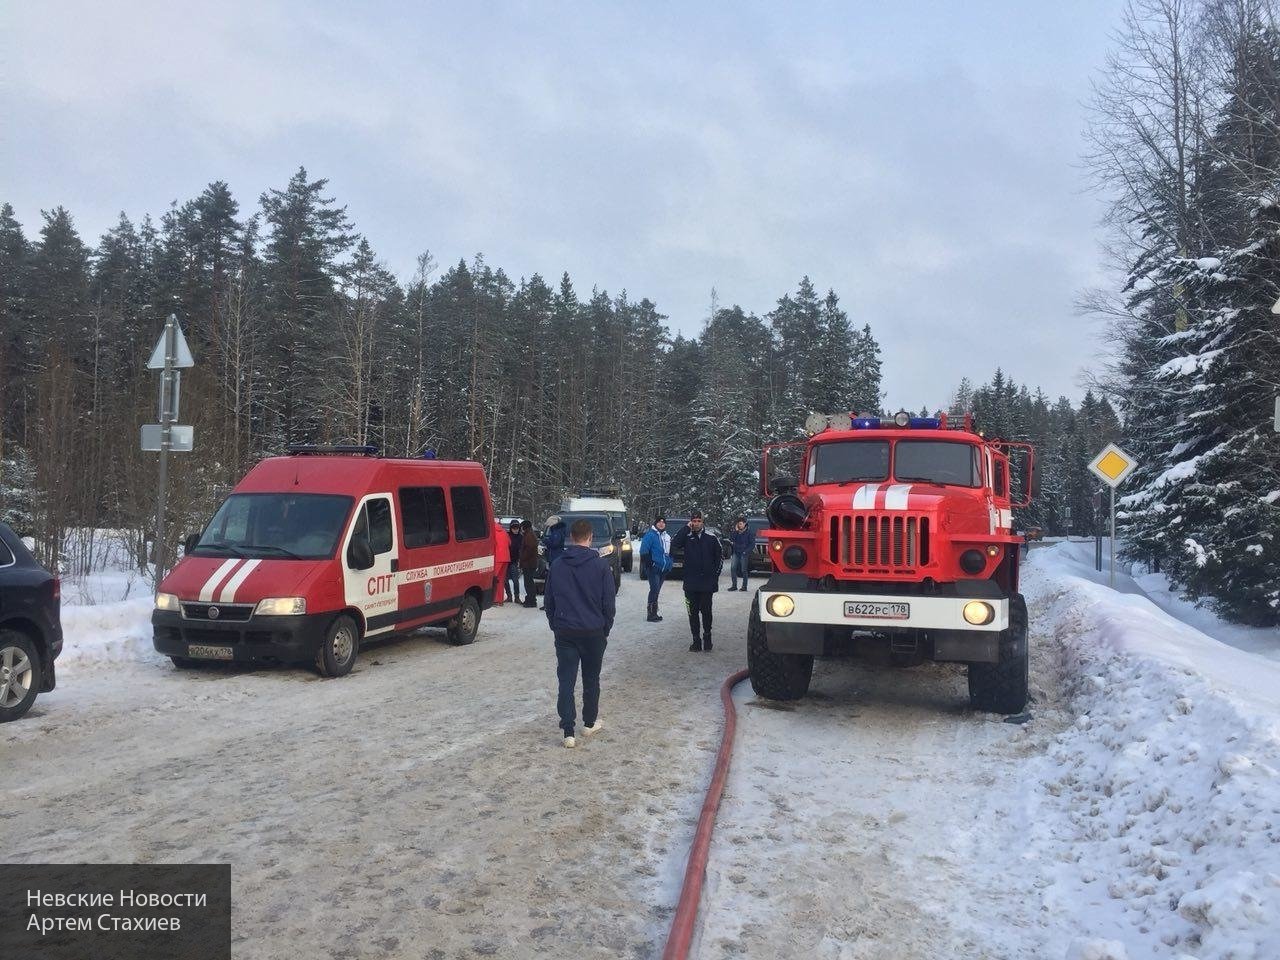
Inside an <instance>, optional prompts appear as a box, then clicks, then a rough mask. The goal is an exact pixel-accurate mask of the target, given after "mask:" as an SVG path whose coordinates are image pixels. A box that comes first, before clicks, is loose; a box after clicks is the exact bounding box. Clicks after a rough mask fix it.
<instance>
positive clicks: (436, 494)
mask: <svg viewBox="0 0 1280 960" xmlns="http://www.w3.org/2000/svg"><path fill="white" fill-rule="evenodd" d="M400 515H401V516H402V517H404V546H405V549H406V550H412V549H414V548H415V547H429V546H432V545H433V544H437V543H448V542H449V520H448V518H447V517H446V515H445V510H444V488H443V487H401V488H400Z"/></svg>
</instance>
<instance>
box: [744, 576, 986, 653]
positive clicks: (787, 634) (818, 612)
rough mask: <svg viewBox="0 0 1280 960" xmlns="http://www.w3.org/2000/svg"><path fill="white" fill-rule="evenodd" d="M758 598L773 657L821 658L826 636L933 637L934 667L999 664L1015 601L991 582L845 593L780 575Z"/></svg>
mask: <svg viewBox="0 0 1280 960" xmlns="http://www.w3.org/2000/svg"><path fill="white" fill-rule="evenodd" d="M758 597H759V602H760V607H759V609H760V620H761V622H762V624H763V625H764V630H765V642H766V643H767V645H768V647H769V650H770V651H772V652H774V653H806V654H815V655H820V654H822V653H823V652H824V648H825V644H826V639H827V632H828V630H849V631H862V632H876V633H898V632H900V631H928V633H929V635H930V637H932V640H933V650H934V656H933V659H935V660H957V661H988V660H992V661H994V660H995V659H997V653H996V650H997V641H998V636H999V633H1000V632H1001V631H1002V630H1006V629H1008V626H1009V599H1008V598H1007V597H1006V596H1004V594H1003V593H1001V591H1000V589H999V587H997V586H996V585H995V584H994V583H992V582H991V581H978V580H975V581H971V582H967V583H966V582H961V583H957V584H954V585H951V584H948V585H946V587H945V592H942V591H941V590H940V591H938V592H935V593H930V594H915V593H845V592H839V591H828V590H818V589H814V588H813V587H812V586H811V581H809V580H808V579H807V578H806V577H801V576H791V575H786V574H775V575H774V576H773V577H771V578H770V579H769V582H768V583H766V584H765V585H764V586H763V587H761V588H760V590H759V592H758ZM966 608H967V610H968V614H969V616H968V618H966ZM974 621H977V622H974Z"/></svg>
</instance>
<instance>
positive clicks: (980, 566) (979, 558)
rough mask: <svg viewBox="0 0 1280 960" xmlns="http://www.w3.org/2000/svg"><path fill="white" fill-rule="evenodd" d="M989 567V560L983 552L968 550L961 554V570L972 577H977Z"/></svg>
mask: <svg viewBox="0 0 1280 960" xmlns="http://www.w3.org/2000/svg"><path fill="white" fill-rule="evenodd" d="M986 567H987V558H986V557H984V556H983V555H982V551H981V550H966V551H965V552H964V553H962V554H960V569H961V570H963V571H964V572H965V573H967V574H969V575H970V576H974V577H976V576H977V575H978V574H980V573H981V572H982V571H983V570H985V569H986Z"/></svg>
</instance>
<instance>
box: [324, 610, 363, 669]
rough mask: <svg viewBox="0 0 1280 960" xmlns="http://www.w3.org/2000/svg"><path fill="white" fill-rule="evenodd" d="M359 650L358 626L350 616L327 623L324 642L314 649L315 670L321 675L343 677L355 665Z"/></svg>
mask: <svg viewBox="0 0 1280 960" xmlns="http://www.w3.org/2000/svg"><path fill="white" fill-rule="evenodd" d="M359 652H360V628H359V627H358V626H357V625H356V622H355V621H354V620H352V619H351V618H350V617H347V616H342V617H338V618H337V619H335V620H334V621H333V623H331V624H329V629H328V631H327V632H326V633H325V637H324V643H322V644H321V645H320V649H319V650H317V651H316V670H317V671H318V672H319V674H320V676H322V677H343V676H346V675H347V674H348V673H350V672H351V668H352V667H353V666H355V662H356V655H357V654H358V653H359Z"/></svg>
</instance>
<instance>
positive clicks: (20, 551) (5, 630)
mask: <svg viewBox="0 0 1280 960" xmlns="http://www.w3.org/2000/svg"><path fill="white" fill-rule="evenodd" d="M61 594H62V585H61V583H60V582H59V580H58V578H57V577H55V576H54V575H53V574H51V573H50V572H49V571H48V570H46V569H45V568H44V567H42V566H40V564H38V563H36V558H35V557H33V556H32V555H31V553H30V551H28V550H27V548H26V547H25V546H23V543H22V541H21V540H20V539H19V538H18V535H17V534H16V533H14V532H13V531H12V530H11V529H9V527H8V526H6V525H5V524H3V523H0V723H2V722H4V721H6V720H17V719H18V718H19V717H20V716H22V715H23V714H24V713H26V712H27V711H28V710H29V709H31V704H32V703H34V702H35V699H36V694H37V693H41V692H47V691H49V690H52V689H53V685H54V682H55V677H54V672H53V662H54V660H56V659H57V657H58V654H60V653H61V652H62V618H61V616H60V611H59V605H60V603H61Z"/></svg>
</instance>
